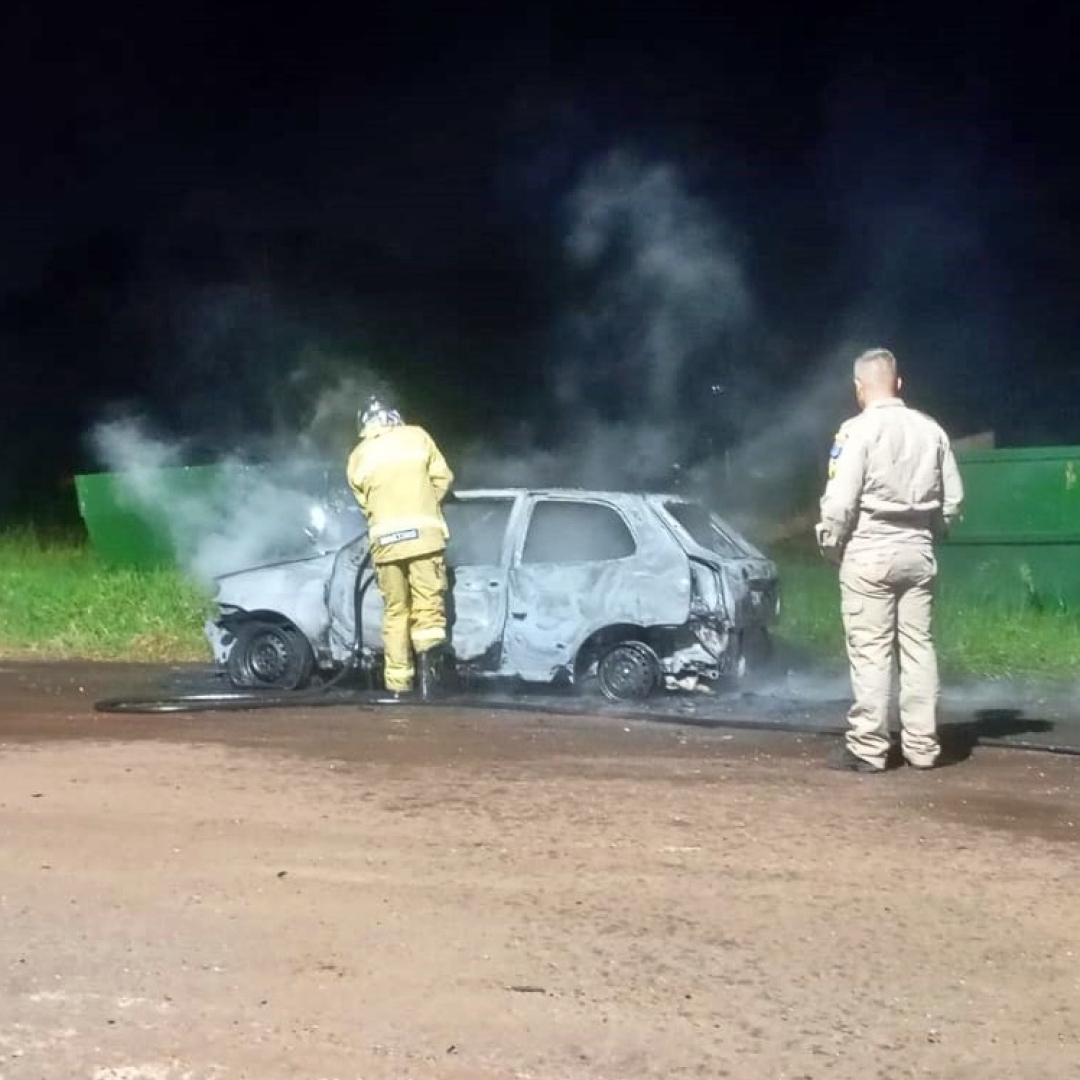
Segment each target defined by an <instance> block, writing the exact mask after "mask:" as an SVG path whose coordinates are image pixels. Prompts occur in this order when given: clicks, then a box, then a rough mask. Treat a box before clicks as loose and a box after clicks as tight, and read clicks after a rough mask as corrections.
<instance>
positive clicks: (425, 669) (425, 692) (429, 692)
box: [416, 648, 439, 701]
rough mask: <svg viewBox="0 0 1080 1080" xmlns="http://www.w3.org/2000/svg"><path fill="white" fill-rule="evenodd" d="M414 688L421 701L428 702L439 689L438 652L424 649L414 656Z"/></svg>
mask: <svg viewBox="0 0 1080 1080" xmlns="http://www.w3.org/2000/svg"><path fill="white" fill-rule="evenodd" d="M416 688H417V690H419V692H420V700H421V701H430V700H431V699H432V698H433V697H435V695H436V693H437V692H438V689H439V650H438V649H437V648H435V649H425V650H424V651H423V652H422V653H417V656H416Z"/></svg>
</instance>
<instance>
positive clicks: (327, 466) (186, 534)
mask: <svg viewBox="0 0 1080 1080" xmlns="http://www.w3.org/2000/svg"><path fill="white" fill-rule="evenodd" d="M310 376H311V372H310V369H308V370H300V371H298V373H297V374H296V375H295V376H294V377H293V378H292V379H290V381H289V390H290V391H291V393H292V395H293V399H294V400H293V408H294V410H298V411H299V415H300V416H301V417H302V423H301V424H300V426H299V427H298V428H295V429H294V428H292V427H289V428H283V429H279V430H277V431H275V432H274V433H272V434H271V435H268V436H264V437H262V438H260V439H249V440H247V445H245V446H243V447H238V448H236V449H235V450H234V451H232V452H229V453H224V454H219V455H216V456H215V458H214V459H213V461H212V462H211V463H210V466H209V467H206V466H200V465H198V464H195V462H197V461H198V460H199V453H198V446H197V444H196V443H195V442H193V441H188V440H176V439H171V438H169V437H167V436H165V435H163V434H162V433H160V432H159V431H156V430H154V428H153V427H152V425H151V424H150V423H149V421H147V420H146V419H145V418H143V417H139V416H134V415H128V416H122V417H116V418H112V419H109V420H106V421H103V422H102V423H100V424H98V425H97V427H95V429H94V430H93V432H92V433H91V437H90V442H91V445H92V448H93V450H94V453H95V455H96V457H97V458H98V460H99V461H100V462H101V464H102V467H103V468H104V469H105V470H107V471H109V472H112V473H114V474H115V479H116V480H117V481H118V485H119V492H120V498H121V500H122V502H123V505H124V506H126V507H127V508H129V509H131V510H134V511H136V512H137V513H139V514H140V515H141V516H143V517H144V518H146V519H147V520H149V521H151V522H153V523H154V524H155V525H156V526H157V527H158V528H159V529H160V530H162V531H163V532H164V533H165V534H166V535H167V537H168V539H169V541H170V543H171V545H172V548H173V551H174V552H175V554H176V557H177V559H178V561H179V563H180V565H181V567H182V568H183V569H184V571H185V572H186V573H187V574H188V575H189V576H190V577H192V578H194V579H195V580H197V581H199V582H202V583H209V582H210V581H211V580H212V579H213V578H214V577H216V576H218V575H220V574H224V573H229V572H231V571H235V570H242V569H247V568H248V567H251V566H258V565H263V564H266V563H269V562H274V561H277V560H280V559H287V558H295V557H298V556H300V555H304V554H311V553H312V552H313V550H314V549H313V547H312V537H311V536H310V535H308V534H307V532H306V531H305V530H307V529H309V528H310V529H314V530H316V531H317V532H319V533H321V534H322V541H323V542H324V543H325V544H326V545H327V546H334V544H336V543H343V542H344V541H345V540H347V539H349V538H350V536H353V535H356V534H357V533H358V532H359V531H360V530H361V528H362V527H363V523H362V519H361V518H360V516H359V513H358V511H357V510H356V508H355V507H354V505H353V504H352V503H351V501H350V500H351V497H349V498H345V499H343V498H342V496H343V495H345V494H346V492H345V488H344V454H345V453H347V450H348V447H349V446H350V445H351V443H352V441H353V440H354V438H355V432H356V426H355V425H356V408H357V403H358V402H360V401H362V400H363V399H364V397H366V396H367V395H368V394H370V393H372V392H376V391H379V392H383V393H385V392H386V389H387V388H386V384H385V381H384V380H381V379H379V378H377V377H375V376H373V375H371V374H370V373H367V372H363V371H361V372H359V373H351V374H348V375H342V376H340V377H339V378H338V379H337V381H336V382H334V383H333V384H332V385H330V386H329V387H327V385H325V384H323V386H322V387H321V389H319V390H318V391H315V388H314V386H313V385H312V383H311V381H310ZM313 391H314V392H313ZM335 499H336V500H337V501H338V502H337V511H338V512H337V514H333V513H331V514H330V515H329V516H328V518H327V519H325V520H324V519H322V518H320V517H319V516H318V509H317V508H322V509H325V507H323V505H322V504H323V502H324V501H325V500H335ZM331 509H332V508H331ZM313 511H315V513H316V517H314V518H313V517H312V513H313ZM327 530H329V531H327ZM335 530H336V531H335Z"/></svg>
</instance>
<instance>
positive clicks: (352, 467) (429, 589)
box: [347, 398, 454, 699]
mask: <svg viewBox="0 0 1080 1080" xmlns="http://www.w3.org/2000/svg"><path fill="white" fill-rule="evenodd" d="M357 426H358V428H359V432H360V441H359V443H357V445H356V447H355V449H354V450H353V451H352V453H351V454H350V455H349V462H348V466H347V475H348V479H349V486H350V487H351V488H352V490H353V494H354V495H355V496H356V500H357V502H358V503H359V504H360V509H361V510H362V511H363V512H364V516H365V517H366V518H367V522H368V537H369V539H370V542H371V550H372V561H373V562H374V564H375V579H376V581H377V582H378V585H379V592H381V593H382V597H383V603H384V605H385V609H386V610H385V614H384V616H383V627H382V636H383V649H384V653H385V661H384V681H385V683H386V689H387V690H389V691H390V692H391V693H393V694H395V695H406V694H409V693H411V692H412V690H413V679H414V674H415V671H414V667H413V650H415V652H416V656H417V665H418V666H419V669H420V671H419V675H420V679H419V681H420V695H421V697H422V698H425V699H426V698H427V697H428V696H429V695H430V694H431V692H432V691H433V689H434V686H435V682H436V679H437V669H438V665H439V662H440V660H441V658H442V653H443V651H444V648H443V647H444V646H445V644H446V562H445V558H444V553H445V551H446V541H447V538H448V536H449V530H448V529H447V527H446V520H445V518H444V517H443V514H442V501H443V499H444V498H445V497H446V494H447V492H448V491H449V490H450V485H451V484H452V483H453V480H454V474H453V473H452V472H451V471H450V467H449V466H448V465H447V464H446V459H445V458H444V457H443V455H442V453H441V451H440V450H439V448H438V447H437V446H436V445H435V442H434V440H433V439H432V438H431V436H430V435H428V433H427V432H426V431H425V430H424V429H423V428H421V427H417V426H415V425H410V424H406V423H405V422H404V421H403V420H402V418H401V414H400V413H399V412H398V411H397V410H396V409H394V408H391V407H390V406H389V405H387V404H385V403H384V402H383V401H380V400H379V399H377V398H372V399H371V400H370V401H369V402H368V404H367V406H366V408H364V409H363V410H361V412H360V414H359V416H358V425H357Z"/></svg>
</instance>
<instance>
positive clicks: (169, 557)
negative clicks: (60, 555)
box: [75, 465, 224, 568]
mask: <svg viewBox="0 0 1080 1080" xmlns="http://www.w3.org/2000/svg"><path fill="white" fill-rule="evenodd" d="M223 475H224V474H223V471H222V469H221V467H220V466H217V465H201V466H190V467H186V468H171V469H147V470H145V471H142V472H139V471H133V472H128V473H111V472H104V473H86V474H83V475H80V476H76V477H75V489H76V492H77V494H78V498H79V513H80V514H81V515H82V519H83V521H84V522H85V524H86V531H87V533H88V534H89V537H90V545H91V547H93V549H94V551H95V552H96V553H97V554H98V555H99V556H100V557H101V558H102V559H103V560H104V561H105V562H107V563H109V564H111V565H114V566H136V567H141V568H151V567H160V566H171V565H175V563H176V561H177V554H178V553H177V551H176V550H175V540H174V537H175V529H174V528H173V526H174V524H175V523H173V522H170V520H169V516H168V507H170V506H181V505H184V504H185V503H187V502H189V501H190V500H193V499H197V500H199V501H200V502H205V503H208V504H212V503H213V502H214V501H215V500H217V499H219V498H220V497H221V496H220V489H221V487H222V483H223ZM148 491H153V493H154V497H152V498H148V497H140V496H141V494H142V493H145V492H148Z"/></svg>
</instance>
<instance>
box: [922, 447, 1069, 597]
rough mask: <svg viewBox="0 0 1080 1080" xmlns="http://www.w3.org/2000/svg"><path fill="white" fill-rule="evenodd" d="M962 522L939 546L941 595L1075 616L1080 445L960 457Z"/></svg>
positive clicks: (971, 452)
mask: <svg viewBox="0 0 1080 1080" xmlns="http://www.w3.org/2000/svg"><path fill="white" fill-rule="evenodd" d="M957 462H958V464H959V467H960V472H961V475H962V476H963V480H964V489H965V499H964V517H963V520H962V521H961V522H959V523H958V524H957V525H956V526H955V527H954V528H953V530H952V534H951V536H950V537H949V539H948V540H947V541H946V542H945V543H943V544H942V545H941V546H940V548H939V552H938V554H939V562H940V565H941V579H940V581H941V591H942V593H943V594H945V593H948V594H949V595H950V597H951V598H952V599H955V600H958V601H961V602H965V603H971V604H972V605H978V606H980V607H997V608H1002V609H1007V610H1014V611H1015V610H1018V609H1024V608H1027V609H1036V610H1054V611H1067V610H1080V447H1078V446H1043V447H1028V448H1023V449H1006V450H969V451H965V452H961V453H958V454H957Z"/></svg>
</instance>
